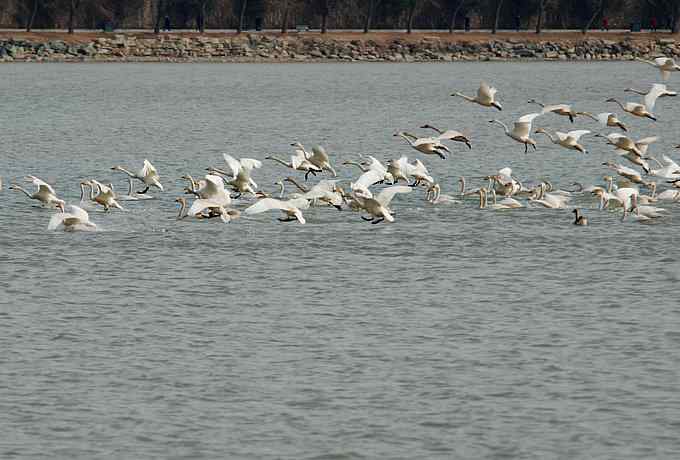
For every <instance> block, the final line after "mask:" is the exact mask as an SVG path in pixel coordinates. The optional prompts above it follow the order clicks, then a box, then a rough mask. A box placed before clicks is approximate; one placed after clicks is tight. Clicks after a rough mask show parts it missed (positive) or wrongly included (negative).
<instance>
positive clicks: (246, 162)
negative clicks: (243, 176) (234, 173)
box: [240, 158, 262, 170]
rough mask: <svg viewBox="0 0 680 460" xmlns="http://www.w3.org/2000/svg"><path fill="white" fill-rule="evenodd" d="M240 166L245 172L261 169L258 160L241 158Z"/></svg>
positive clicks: (260, 163)
mask: <svg viewBox="0 0 680 460" xmlns="http://www.w3.org/2000/svg"><path fill="white" fill-rule="evenodd" d="M240 163H241V166H243V167H244V168H245V169H247V170H252V169H259V168H261V167H262V162H261V161H260V160H255V159H254V158H241V161H240Z"/></svg>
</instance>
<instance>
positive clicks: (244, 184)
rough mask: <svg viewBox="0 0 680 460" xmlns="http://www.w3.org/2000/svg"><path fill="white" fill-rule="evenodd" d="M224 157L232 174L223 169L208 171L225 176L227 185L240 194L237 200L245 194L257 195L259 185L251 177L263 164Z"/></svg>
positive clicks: (251, 160)
mask: <svg viewBox="0 0 680 460" xmlns="http://www.w3.org/2000/svg"><path fill="white" fill-rule="evenodd" d="M222 157H223V158H224V161H225V162H226V163H227V166H228V167H229V169H230V170H231V174H229V173H227V172H225V171H224V170H222V169H219V168H214V167H212V168H208V171H209V172H210V173H211V174H219V175H221V176H225V180H226V182H227V184H228V185H230V186H231V187H232V188H233V189H234V190H235V191H236V192H238V195H237V198H238V197H240V196H241V194H243V193H250V194H252V195H255V188H257V184H256V183H255V181H254V180H253V179H252V178H251V177H250V174H251V171H252V170H253V169H258V168H261V167H262V162H261V161H260V160H254V159H252V158H241V159H240V160H237V159H236V158H234V157H232V156H231V155H227V154H226V153H225V154H223V155H222ZM229 176H231V177H229Z"/></svg>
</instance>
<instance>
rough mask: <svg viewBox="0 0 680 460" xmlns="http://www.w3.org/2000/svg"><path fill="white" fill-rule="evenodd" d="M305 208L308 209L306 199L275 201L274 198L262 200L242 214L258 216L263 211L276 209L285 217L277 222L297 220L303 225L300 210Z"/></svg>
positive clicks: (303, 221)
mask: <svg viewBox="0 0 680 460" xmlns="http://www.w3.org/2000/svg"><path fill="white" fill-rule="evenodd" d="M307 208H309V200H307V199H306V198H296V199H293V200H286V201H282V200H277V199H276V198H263V199H261V200H259V201H258V202H257V203H255V204H253V205H251V206H249V207H248V208H246V209H245V211H244V213H246V214H259V213H262V212H265V211H271V210H274V209H277V210H280V211H282V212H283V213H284V215H285V216H286V217H285V218H279V219H278V220H279V221H281V222H293V221H296V220H297V221H298V222H300V223H301V224H304V223H306V221H305V218H304V216H303V215H302V210H303V209H307Z"/></svg>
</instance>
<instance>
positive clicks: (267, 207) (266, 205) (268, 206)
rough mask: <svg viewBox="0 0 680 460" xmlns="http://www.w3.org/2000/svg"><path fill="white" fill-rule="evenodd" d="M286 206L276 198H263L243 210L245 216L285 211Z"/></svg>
mask: <svg viewBox="0 0 680 460" xmlns="http://www.w3.org/2000/svg"><path fill="white" fill-rule="evenodd" d="M286 208H287V206H286V205H285V204H284V203H283V201H281V200H277V199H276V198H263V199H261V200H260V201H258V202H257V203H255V204H253V205H251V206H249V207H247V208H246V209H245V211H243V212H245V213H246V214H259V213H261V212H265V211H271V210H272V209H286Z"/></svg>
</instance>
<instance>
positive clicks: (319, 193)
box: [284, 177, 344, 211]
mask: <svg viewBox="0 0 680 460" xmlns="http://www.w3.org/2000/svg"><path fill="white" fill-rule="evenodd" d="M284 181H286V182H290V183H291V184H293V185H295V186H296V187H297V188H298V189H299V190H300V191H301V192H303V193H302V194H301V195H299V196H297V197H296V198H306V199H307V200H310V201H311V202H312V204H315V203H323V204H325V205H328V206H333V207H334V208H335V209H337V210H338V211H342V203H343V202H344V199H343V193H342V189H340V187H338V186H337V181H334V180H325V179H324V180H322V181H319V182H318V183H317V184H315V185H313V186H312V188H310V189H309V190H308V189H307V188H305V187H304V186H302V184H299V183H298V182H297V181H296V180H295V179H293V178H292V177H286V178H285V179H284Z"/></svg>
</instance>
